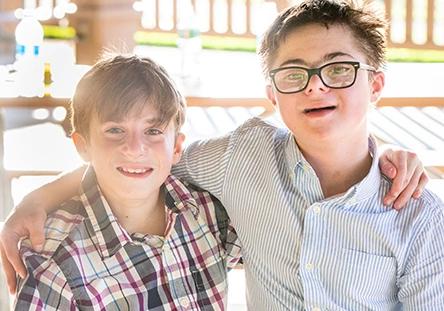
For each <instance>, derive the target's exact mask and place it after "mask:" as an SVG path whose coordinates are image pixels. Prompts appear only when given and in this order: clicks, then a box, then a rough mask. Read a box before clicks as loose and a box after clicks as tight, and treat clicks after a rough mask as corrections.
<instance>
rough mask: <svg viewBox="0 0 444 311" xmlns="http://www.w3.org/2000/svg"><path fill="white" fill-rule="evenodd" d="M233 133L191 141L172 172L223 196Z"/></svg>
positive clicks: (218, 195)
mask: <svg viewBox="0 0 444 311" xmlns="http://www.w3.org/2000/svg"><path fill="white" fill-rule="evenodd" d="M230 138H231V134H227V135H225V136H222V137H218V138H214V139H209V140H204V141H196V142H193V143H191V144H190V145H189V146H188V147H187V148H186V149H185V150H184V152H183V153H182V157H181V160H180V161H179V163H177V164H176V165H174V166H173V168H172V173H173V174H174V175H177V176H179V177H181V178H183V179H184V180H186V181H187V182H189V183H191V184H194V185H197V186H199V187H200V188H202V189H205V190H207V191H209V192H211V193H212V194H213V195H214V196H216V197H217V198H219V199H220V198H221V195H222V186H223V182H224V179H225V172H226V167H227V163H228V161H229V157H230V155H229V144H230Z"/></svg>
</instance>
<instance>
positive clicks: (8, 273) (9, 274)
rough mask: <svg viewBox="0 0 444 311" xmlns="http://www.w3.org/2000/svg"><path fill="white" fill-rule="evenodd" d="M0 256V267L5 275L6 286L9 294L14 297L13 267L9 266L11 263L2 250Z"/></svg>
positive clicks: (14, 277)
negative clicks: (0, 261)
mask: <svg viewBox="0 0 444 311" xmlns="http://www.w3.org/2000/svg"><path fill="white" fill-rule="evenodd" d="M0 256H1V258H2V267H3V272H4V273H5V277H6V283H7V284H8V288H9V293H10V294H11V295H15V290H16V287H17V278H16V274H15V270H14V267H13V266H12V265H11V262H10V261H9V260H8V258H7V256H6V253H5V251H4V250H3V248H1V249H0Z"/></svg>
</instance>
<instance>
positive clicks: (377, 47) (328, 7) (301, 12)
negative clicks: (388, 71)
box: [258, 0, 387, 79]
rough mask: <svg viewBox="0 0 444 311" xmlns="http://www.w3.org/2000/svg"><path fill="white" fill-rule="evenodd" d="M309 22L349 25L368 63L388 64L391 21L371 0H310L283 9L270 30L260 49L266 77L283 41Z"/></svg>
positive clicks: (381, 65)
mask: <svg viewBox="0 0 444 311" xmlns="http://www.w3.org/2000/svg"><path fill="white" fill-rule="evenodd" d="M309 24H321V25H323V26H325V27H326V28H327V29H328V27H329V26H331V25H343V26H346V27H348V28H349V29H350V30H351V32H352V34H353V35H354V37H355V45H356V47H357V48H358V49H359V50H360V51H361V52H362V53H364V55H366V57H367V63H368V64H369V65H372V66H374V67H375V68H376V69H378V70H381V69H383V68H384V67H385V64H386V47H387V42H386V32H387V20H386V19H385V17H384V16H381V12H379V11H378V10H376V9H375V8H374V6H373V5H372V3H371V0H365V1H364V2H363V3H362V5H358V4H356V3H355V2H354V1H353V0H349V1H347V0H309V1H305V2H302V3H301V4H300V5H295V6H292V7H289V8H287V9H286V10H284V11H283V12H281V14H279V16H278V17H277V18H276V20H275V21H274V22H273V23H272V25H271V26H270V27H269V28H268V29H267V31H266V33H265V35H264V39H263V41H262V44H261V45H260V47H259V51H258V55H259V58H260V63H261V68H262V73H263V75H264V76H265V78H266V79H267V78H268V72H269V71H270V70H271V69H273V68H271V66H272V64H273V62H274V60H275V59H276V56H277V54H278V52H279V47H280V44H281V43H282V42H284V41H285V39H286V37H287V36H288V35H289V34H290V33H291V32H292V31H293V30H295V29H297V28H298V27H302V26H305V25H309ZM338 44H341V43H338Z"/></svg>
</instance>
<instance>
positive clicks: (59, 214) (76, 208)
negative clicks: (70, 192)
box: [21, 196, 87, 257]
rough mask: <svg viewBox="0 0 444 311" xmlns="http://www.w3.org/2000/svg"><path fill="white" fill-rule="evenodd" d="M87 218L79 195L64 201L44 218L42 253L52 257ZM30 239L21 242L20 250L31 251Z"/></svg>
mask: <svg viewBox="0 0 444 311" xmlns="http://www.w3.org/2000/svg"><path fill="white" fill-rule="evenodd" d="M85 218H87V214H86V210H85V207H84V205H83V203H82V201H81V199H80V197H78V196H75V197H73V198H71V199H70V200H68V201H67V202H65V203H64V204H63V205H62V206H61V207H60V208H58V209H57V210H56V211H55V212H54V213H53V214H50V215H49V216H48V217H47V218H46V222H45V244H44V247H43V251H42V253H41V254H42V255H43V256H45V257H52V256H53V254H54V252H55V251H56V250H57V248H58V247H59V246H60V244H62V243H63V242H64V241H65V240H66V239H67V237H68V236H70V234H71V233H72V232H73V231H74V230H75V229H76V228H77V227H78V226H79V224H81V223H82V222H83V221H84V220H85ZM30 246H31V245H30V241H29V239H26V240H24V241H23V243H22V247H21V248H22V252H23V253H24V254H26V253H27V252H28V251H31V248H30Z"/></svg>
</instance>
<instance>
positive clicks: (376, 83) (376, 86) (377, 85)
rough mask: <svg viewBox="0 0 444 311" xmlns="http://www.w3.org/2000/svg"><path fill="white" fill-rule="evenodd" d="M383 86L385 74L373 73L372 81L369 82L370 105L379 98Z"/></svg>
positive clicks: (380, 72)
mask: <svg viewBox="0 0 444 311" xmlns="http://www.w3.org/2000/svg"><path fill="white" fill-rule="evenodd" d="M384 85H385V74H384V73H383V72H382V71H378V72H375V73H374V74H373V79H372V82H371V87H372V90H371V94H370V100H371V103H372V104H376V102H377V101H378V100H379V99H380V98H381V94H382V90H383V89H384Z"/></svg>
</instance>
